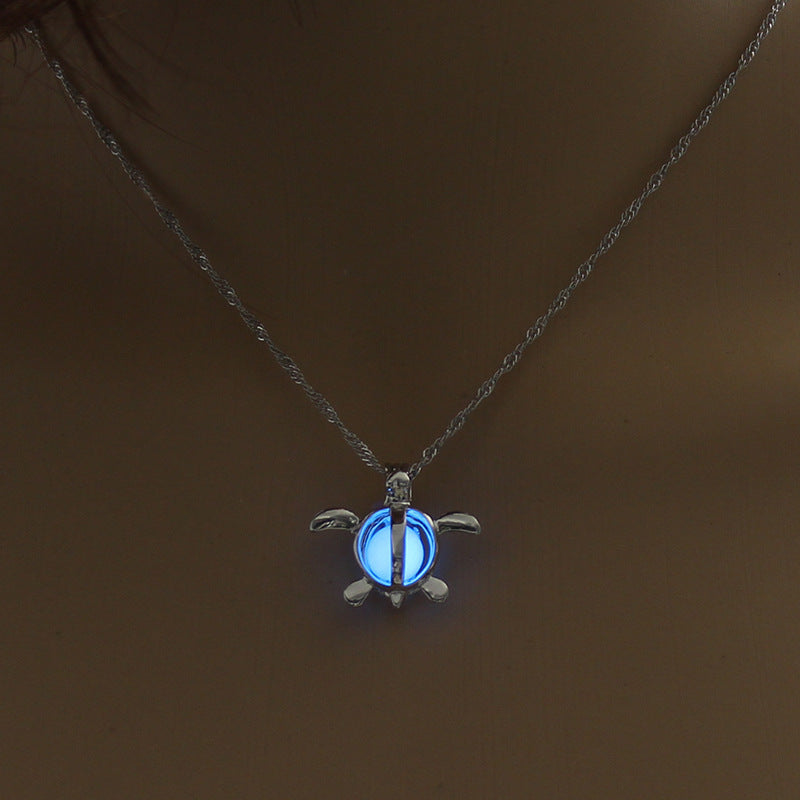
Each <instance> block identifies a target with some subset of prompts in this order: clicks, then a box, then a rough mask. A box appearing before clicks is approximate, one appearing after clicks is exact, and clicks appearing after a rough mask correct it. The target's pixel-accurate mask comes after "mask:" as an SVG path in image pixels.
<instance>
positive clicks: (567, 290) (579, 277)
mask: <svg viewBox="0 0 800 800" xmlns="http://www.w3.org/2000/svg"><path fill="white" fill-rule="evenodd" d="M786 3H787V0H776V2H774V3H773V4H772V6H771V7H770V10H769V11H768V12H767V15H766V16H765V17H764V19H763V20H762V22H761V25H760V26H759V28H758V31H757V33H756V35H755V38H754V39H753V40H752V41H751V42H750V44H748V45H747V47H745V49H744V51H743V52H742V54H741V55H740V56H739V61H738V63H737V66H736V69H735V70H733V72H731V73H730V74H729V75H728V76H727V77H726V78H725V80H724V81H722V83H721V84H720V85H719V88H718V89H717V90H716V92H714V95H713V96H712V98H711V101H710V102H709V103H708V105H706V106H705V107H704V108H703V109H702V111H700V113H699V114H698V115H697V117H696V118H695V120H694V122H692V124H691V126H690V128H689V130H688V131H687V132H686V133H685V134H684V135H683V136H681V138H680V139H678V142H677V144H676V145H675V146H674V147H673V148H672V150H670V152H669V157H668V158H667V160H666V161H664V163H663V164H662V165H661V166H660V167H659V168H658V169H657V170H656V171H655V172H654V173H653V174H652V175H651V176H650V177H649V178H648V180H647V183H646V184H645V187H644V189H642V191H641V192H640V193H639V195H638V196H637V197H636V198H635V199H634V200H633V201H632V202H631V203H630V205H628V207H627V208H626V209H625V210H624V211H623V212H622V214H621V215H620V217H619V219H618V220H617V223H616V224H615V225H614V226H613V227H612V228H611V229H610V230H609V231H608V232H607V233H606V234H605V236H603V238H602V239H601V240H600V244H598V246H597V248H596V249H595V251H594V252H593V253H592V254H591V255H590V256H589V257H588V258H587V259H586V260H585V261H584V262H583V263H582V264H581V265H580V266H579V267H578V269H577V270H576V272H575V274H574V275H573V276H572V278H571V279H570V281H569V283H568V284H567V285H566V286H565V287H564V288H563V289H562V290H561V291H560V292H559V293H558V294H557V295H556V296H555V298H554V299H553V301H552V303H550V305H549V307H548V308H547V311H545V313H544V314H542V315H541V316H540V317H539V318H538V319H537V320H536V321H535V322H534V323H533V325H531V326H530V328H528V330H527V331H526V332H525V336H524V337H523V339H522V340H521V341H520V343H519V344H518V345H517V346H516V347H515V348H514V349H513V350H512V351H511V352H509V353H508V355H506V357H505V358H504V359H503V361H502V362H501V364H500V366H499V367H498V368H497V370H495V372H494V373H493V374H492V375H491V376H490V377H489V378H487V379H486V380H485V381H484V382H483V383H482V384H481V385H480V386H479V387H478V390H477V391H476V392H475V395H474V396H473V398H472V399H471V400H470V401H469V403H467V405H465V406H464V408H462V409H461V411H459V412H458V413H457V414H456V415H455V416H454V417H453V418H452V419H451V420H450V422H449V423H448V425H447V428H445V431H444V433H442V435H441V436H439V437H438V438H437V439H436V440H435V441H434V442H433V443H432V444H431V445H429V446H428V447H426V448H425V449H424V450H423V451H422V455H421V457H420V459H419V460H418V461H416V462H415V463H414V464H412V465H411V466H410V467H409V468H408V475H409V477H410V478H412V479H414V478H416V476H417V475H419V473H420V471H421V470H422V469H423V467H426V466H427V465H428V464H430V463H431V461H433V459H434V458H436V456H437V455H438V454H439V451H440V450H441V449H442V446H443V445H444V444H445V442H447V441H448V440H449V439H450V438H452V437H453V436H454V435H455V434H456V433H458V431H460V430H461V428H462V427H464V423H465V422H466V421H467V419H468V417H469V416H470V415H471V414H472V412H473V411H475V409H476V408H477V407H478V406H479V405H480V404H481V403H482V402H483V401H484V400H485V399H486V398H487V397H488V396H489V395H490V394H491V393H492V392H493V391H494V390H495V387H496V386H497V383H498V381H499V380H500V378H502V377H503V375H505V374H506V373H507V372H510V371H511V370H512V369H514V367H516V365H517V364H518V363H519V360H520V359H521V358H522V355H523V354H524V353H525V351H526V350H527V349H528V347H529V346H530V345H531V344H532V343H533V342H535V341H536V340H537V339H538V338H539V337H540V336H541V335H542V333H543V332H544V329H545V328H546V327H547V324H548V323H549V322H550V320H551V319H553V317H554V316H555V315H556V314H558V312H559V311H561V309H563V308H564V306H565V305H566V304H567V302H568V301H569V299H570V297H572V293H573V292H574V291H575V290H576V289H577V288H578V287H579V286H580V285H581V284H582V283H583V282H584V281H585V280H586V279H587V278H588V277H589V276H590V275H591V274H592V271H593V270H594V267H595V264H596V263H597V261H598V259H599V258H600V256H602V255H604V254H605V253H607V252H608V251H609V250H610V249H611V248H612V247H613V246H614V244H615V243H616V241H617V239H618V238H619V235H620V233H622V230H623V228H626V227H627V226H628V225H630V224H631V222H633V220H634V219H635V218H636V215H637V214H638V213H639V211H640V210H641V208H642V205H643V204H644V201H645V200H646V199H647V198H648V197H650V195H651V194H653V193H654V192H656V191H657V190H658V189H659V188H660V187H661V184H662V183H663V181H664V177H665V176H666V174H667V173H668V172H669V170H670V169H671V168H672V167H673V166H674V165H675V164H677V163H678V161H680V160H681V159H682V158H683V156H684V155H685V153H686V151H687V150H688V149H689V145H690V144H691V143H692V141H693V140H694V138H695V137H696V136H697V134H698V133H700V131H701V130H703V128H705V126H706V125H707V124H708V122H709V120H710V119H711V115H712V114H713V113H714V111H715V110H716V108H717V106H719V104H720V103H721V102H722V101H723V100H724V99H725V98H726V97H727V96H728V95H729V94H730V93H731V91H732V90H733V87H734V86H735V85H736V79H737V78H738V77H739V74H740V73H741V72H742V70H744V69H745V67H747V65H748V64H749V63H750V62H751V61H752V60H753V59H754V58H755V56H756V53H758V49H759V47H760V46H761V43H762V42H763V41H764V39H765V38H766V37H767V35H768V34H769V32H770V31H771V30H772V28H773V26H774V25H775V20H776V19H777V16H778V13H779V12H780V11H781V10H782V9H783V7H784V6H785V5H786ZM25 30H26V32H27V33H29V34H30V35H31V36H32V37H33V39H34V41H35V42H36V44H37V45H38V46H39V49H40V50H41V52H42V56H43V57H44V59H45V61H46V62H47V63H48V64H49V66H50V68H51V69H52V70H53V72H54V73H55V75H56V77H57V78H58V80H59V81H60V82H61V85H62V86H63V87H64V91H65V92H66V93H67V95H68V96H69V98H70V99H71V100H72V102H73V103H74V104H75V105H76V106H77V107H78V110H79V111H80V112H81V113H82V114H83V115H84V116H85V117H86V118H87V119H88V120H89V122H90V124H91V126H92V127H93V128H94V130H95V132H96V133H97V135H98V137H99V138H100V140H101V141H102V142H103V144H105V146H106V147H107V148H108V149H109V150H110V151H111V153H112V155H114V156H115V157H116V158H117V159H118V160H119V162H120V163H121V164H122V168H123V169H124V170H125V172H126V173H127V175H128V177H129V178H130V179H131V180H132V181H133V183H134V184H136V186H138V187H139V188H140V189H141V190H142V192H144V194H145V195H146V196H147V197H148V198H149V200H150V202H151V203H152V204H153V207H154V208H155V210H156V212H157V213H158V216H159V217H161V220H162V222H163V223H164V225H166V227H167V228H169V229H170V230H171V231H172V232H173V233H174V234H175V235H176V236H177V237H178V239H180V241H181V244H183V246H184V248H186V252H187V253H188V254H189V256H190V257H191V258H192V260H193V261H194V262H195V263H196V264H197V265H198V266H199V267H200V269H201V270H202V271H203V272H205V274H206V275H207V276H208V279H209V280H210V281H211V283H213V284H214V287H215V288H216V290H217V291H218V292H219V293H220V294H221V295H222V297H223V298H225V300H226V301H227V302H228V304H229V305H231V306H233V308H235V309H236V311H237V312H238V313H239V316H240V317H241V318H242V320H243V321H244V324H245V325H247V327H248V328H249V329H250V330H251V331H252V332H253V333H254V334H255V335H256V338H257V339H258V340H259V341H260V342H262V343H263V344H264V345H266V346H267V347H268V348H269V350H270V352H271V353H272V355H273V356H274V357H275V360H276V361H277V362H278V364H279V365H280V367H281V368H282V369H283V370H284V371H285V372H286V373H287V374H288V376H289V377H290V378H291V379H292V380H293V381H294V382H295V383H296V384H298V385H299V386H300V388H301V389H302V390H303V391H304V392H305V393H306V396H307V397H308V398H309V400H311V402H312V403H313V404H314V405H315V406H316V408H317V410H318V411H319V412H320V414H322V416H323V417H324V418H325V419H327V420H328V422H330V423H331V424H333V425H335V426H336V427H337V428H338V429H339V431H340V433H341V434H342V436H343V437H344V439H345V441H346V442H347V444H349V445H350V447H352V448H353V450H354V451H355V452H356V454H357V455H358V457H359V458H360V459H361V460H362V461H363V462H364V463H365V464H367V465H368V466H369V467H371V468H372V469H374V470H376V471H377V472H381V473H384V472H385V471H386V465H385V464H384V463H383V462H382V461H380V460H379V459H378V458H377V456H376V455H375V454H374V453H373V452H372V450H371V449H370V448H369V447H368V446H367V444H366V443H365V442H364V441H362V439H361V438H360V437H359V436H357V435H356V434H355V433H353V431H351V430H350V428H348V427H347V426H346V425H345V424H344V423H343V422H342V420H341V418H340V417H339V415H338V414H337V412H336V409H335V408H334V407H333V406H332V405H331V403H330V401H328V399H327V398H326V397H324V396H323V395H322V394H321V393H320V392H319V391H317V390H316V389H315V388H314V387H313V386H312V385H311V384H310V383H309V382H308V379H307V378H306V376H305V375H304V374H303V372H302V370H301V369H300V367H299V366H298V365H297V362H296V361H295V360H294V359H293V358H292V357H291V356H290V355H289V354H288V353H286V352H285V351H283V350H282V349H281V348H280V347H278V345H277V344H275V342H274V341H273V339H272V337H271V336H270V334H269V332H268V331H267V329H266V328H265V327H264V325H263V323H261V322H260V321H259V320H258V318H257V317H256V316H255V315H254V314H253V313H252V312H251V311H250V310H249V309H248V308H247V307H246V306H245V304H244V303H243V302H242V301H241V299H240V298H239V295H238V294H237V293H236V290H235V289H234V288H233V286H231V284H230V283H229V282H228V281H227V280H226V279H225V278H224V277H223V276H222V275H220V273H219V272H217V270H216V269H215V268H214V267H213V266H212V265H211V262H210V260H209V258H208V256H207V255H206V254H205V252H204V251H203V249H202V248H201V247H200V246H199V245H197V244H195V242H194V241H193V240H192V239H191V237H190V236H189V235H188V234H187V233H186V231H185V230H184V228H183V225H182V224H181V222H180V221H179V220H178V218H177V217H176V216H175V214H174V213H173V212H172V211H171V210H170V209H169V208H167V207H166V206H165V205H164V204H163V203H162V202H161V201H160V200H159V199H158V197H157V196H156V195H155V193H154V192H153V189H152V187H151V186H150V184H149V182H148V181H147V179H146V178H145V177H144V175H143V173H142V171H141V169H139V167H137V166H136V165H135V164H134V163H133V162H132V161H131V159H130V158H129V157H128V156H127V154H126V153H125V152H124V151H123V149H122V147H121V146H120V144H119V142H118V141H117V138H116V136H115V135H114V134H113V133H112V132H111V130H109V128H108V127H107V126H106V125H104V124H103V123H102V122H101V121H100V120H99V119H98V118H97V115H96V114H95V112H94V110H93V109H92V107H91V106H90V105H89V103H88V101H87V100H86V98H85V97H84V96H83V95H82V94H81V92H80V91H78V89H77V88H76V87H75V85H74V84H73V83H72V82H71V81H70V80H69V79H68V78H67V76H66V75H65V74H64V69H63V67H62V65H61V62H60V61H59V60H58V59H57V58H55V57H54V56H53V55H52V54H51V53H50V52H49V51H48V49H47V47H46V45H45V44H44V41H43V40H42V36H41V33H40V30H39V27H38V26H37V24H36V23H32V24H30V25H28V26H26V28H25Z"/></svg>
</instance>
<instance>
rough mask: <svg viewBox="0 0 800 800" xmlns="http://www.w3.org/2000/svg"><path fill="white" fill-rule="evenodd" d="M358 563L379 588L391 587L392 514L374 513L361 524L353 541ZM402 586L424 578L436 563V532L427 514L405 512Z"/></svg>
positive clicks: (385, 512) (384, 510) (386, 509)
mask: <svg viewBox="0 0 800 800" xmlns="http://www.w3.org/2000/svg"><path fill="white" fill-rule="evenodd" d="M355 551H356V558H357V559H358V563H359V564H360V565H361V567H362V569H363V570H364V572H365V573H366V574H367V576H368V577H369V578H370V579H371V580H373V581H374V582H375V583H377V584H380V585H381V586H387V587H388V586H391V585H392V514H391V511H390V510H389V509H388V508H382V509H380V510H379V511H374V512H373V513H372V514H370V515H369V516H368V517H367V518H366V519H365V520H364V521H363V522H362V523H361V528H360V530H359V531H358V535H357V536H356V540H355ZM404 551H405V552H404V556H403V586H411V585H412V584H414V583H417V581H419V580H421V579H422V578H423V577H425V575H427V574H428V573H429V572H430V571H431V569H432V567H433V562H434V560H435V559H436V531H435V530H434V528H433V522H432V521H431V518H430V517H429V516H428V515H427V514H423V513H422V512H421V511H417V509H416V508H409V509H408V510H407V511H406V532H405V548H404Z"/></svg>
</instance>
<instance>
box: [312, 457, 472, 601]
mask: <svg viewBox="0 0 800 800" xmlns="http://www.w3.org/2000/svg"><path fill="white" fill-rule="evenodd" d="M310 528H311V530H312V531H315V532H316V531H327V530H331V529H337V530H346V531H350V532H351V533H354V534H355V539H354V540H353V551H354V553H355V556H356V562H357V563H358V566H359V567H360V568H361V571H362V572H363V573H364V577H363V578H360V579H359V580H357V581H354V582H353V583H351V584H350V585H349V586H348V587H347V588H346V589H345V590H344V599H345V600H346V601H347V602H348V603H349V604H350V605H351V606H360V605H361V604H362V603H363V602H364V601H365V600H366V599H367V596H368V595H369V593H370V592H371V591H372V590H373V589H375V590H376V591H378V592H380V593H381V594H383V595H385V596H386V597H388V598H389V600H390V601H391V603H392V605H393V606H394V607H395V608H400V606H401V605H402V604H403V601H404V600H405V599H406V597H407V596H408V595H411V594H414V593H415V592H417V591H422V593H423V594H424V595H425V596H426V597H427V598H428V599H429V600H433V601H434V602H436V603H443V602H444V601H445V600H447V595H448V588H447V584H446V583H445V582H444V581H443V580H441V579H440V578H434V577H433V575H432V574H431V573H432V572H433V568H434V567H435V566H436V556H437V555H438V552H439V534H441V533H445V532H447V531H457V532H459V533H472V534H477V533H480V532H481V526H480V523H479V522H478V520H477V519H475V517H473V516H470V515H469V514H462V513H460V512H453V513H450V514H445V515H444V516H443V517H439V519H437V520H433V519H431V518H430V517H429V516H428V515H427V514H425V513H423V512H422V511H419V510H417V509H416V508H411V478H410V477H409V476H408V473H407V472H405V471H403V470H392V471H391V472H389V473H388V478H387V480H386V500H385V501H384V507H383V508H380V509H378V510H377V511H373V512H372V513H371V514H368V515H367V516H366V517H365V518H364V520H363V521H361V520H359V518H358V517H357V516H356V515H355V514H354V513H353V512H352V511H348V510H347V509H344V508H331V509H328V510H326V511H321V512H320V513H319V514H317V516H316V517H314V519H313V520H311V525H310Z"/></svg>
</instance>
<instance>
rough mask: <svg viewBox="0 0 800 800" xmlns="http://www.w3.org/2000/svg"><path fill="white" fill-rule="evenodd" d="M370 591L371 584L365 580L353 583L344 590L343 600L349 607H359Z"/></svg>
mask: <svg viewBox="0 0 800 800" xmlns="http://www.w3.org/2000/svg"><path fill="white" fill-rule="evenodd" d="M371 591H372V584H371V583H370V582H369V581H368V580H367V579H366V578H361V580H358V581H354V582H353V583H351V584H350V585H349V586H348V587H347V588H346V589H345V590H344V599H345V600H347V602H348V603H350V605H351V606H360V605H361V604H362V603H363V602H364V601H365V600H366V599H367V596H368V595H369V593H370V592H371Z"/></svg>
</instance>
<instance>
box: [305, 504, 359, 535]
mask: <svg viewBox="0 0 800 800" xmlns="http://www.w3.org/2000/svg"><path fill="white" fill-rule="evenodd" d="M357 527H358V517H357V516H356V515H355V514H354V513H353V512H352V511H348V510H347V509H346V508H328V509H326V510H325V511H320V512H319V514H317V516H316V517H314V519H312V520H311V524H310V525H309V528H310V529H311V530H312V531H315V532H316V531H328V530H336V529H338V530H345V531H354V530H355V529H356V528H357Z"/></svg>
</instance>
